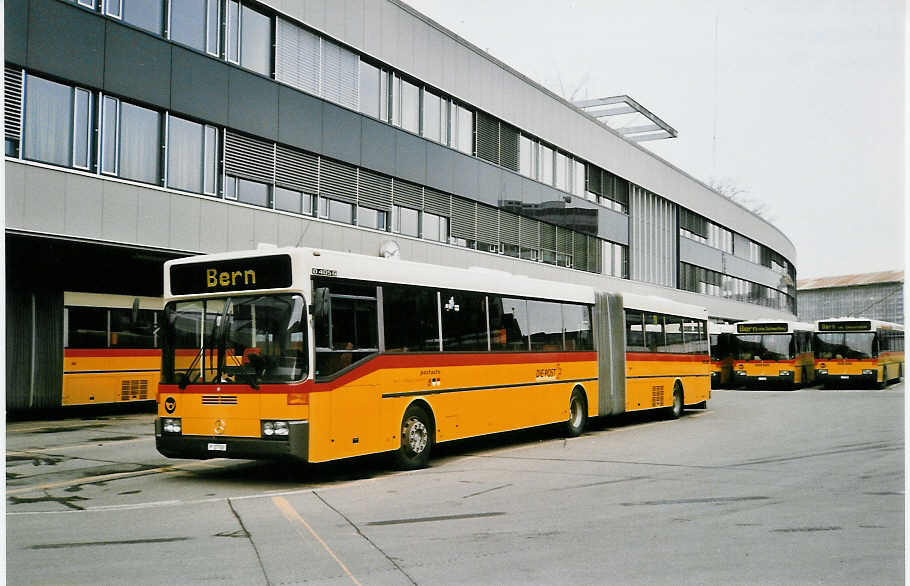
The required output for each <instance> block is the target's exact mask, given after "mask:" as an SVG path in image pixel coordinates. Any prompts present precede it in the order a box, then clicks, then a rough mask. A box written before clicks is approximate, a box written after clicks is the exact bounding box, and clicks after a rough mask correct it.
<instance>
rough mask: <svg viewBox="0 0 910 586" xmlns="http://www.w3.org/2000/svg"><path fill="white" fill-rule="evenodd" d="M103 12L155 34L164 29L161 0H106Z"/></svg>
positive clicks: (162, 3)
mask: <svg viewBox="0 0 910 586" xmlns="http://www.w3.org/2000/svg"><path fill="white" fill-rule="evenodd" d="M104 12H105V14H107V15H108V16H112V17H114V18H119V19H120V20H122V21H123V22H126V23H129V24H131V25H133V26H137V27H139V28H141V29H145V30H147V31H149V32H153V33H155V34H156V35H160V34H161V32H162V31H163V30H164V2H163V1H162V0H106V2H105V3H104Z"/></svg>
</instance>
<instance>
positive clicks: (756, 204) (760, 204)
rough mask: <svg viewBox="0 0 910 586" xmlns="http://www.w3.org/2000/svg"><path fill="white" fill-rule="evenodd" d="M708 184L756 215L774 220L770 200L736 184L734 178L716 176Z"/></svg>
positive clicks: (770, 220)
mask: <svg viewBox="0 0 910 586" xmlns="http://www.w3.org/2000/svg"><path fill="white" fill-rule="evenodd" d="M708 186H709V187H711V189H713V190H714V191H716V192H717V193H719V194H721V195H722V196H724V197H726V198H727V199H729V200H730V201H733V202H736V203H738V204H739V205H741V206H743V207H744V208H746V209H747V210H749V211H750V212H752V213H753V214H755V215H756V216H759V217H761V218H764V219H766V220H768V221H769V222H773V221H774V214H773V213H772V211H771V206H769V205H768V202H765V201H761V200H760V199H758V198H756V197H754V196H752V195H750V193H749V190H748V189H747V188H745V187H742V186H740V185H738V184H736V183H735V182H734V181H733V180H731V179H726V178H721V179H716V178H715V179H711V180H710V181H708Z"/></svg>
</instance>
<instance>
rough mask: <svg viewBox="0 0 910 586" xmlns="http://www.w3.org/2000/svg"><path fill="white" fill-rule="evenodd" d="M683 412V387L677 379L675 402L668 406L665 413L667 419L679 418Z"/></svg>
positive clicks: (674, 386)
mask: <svg viewBox="0 0 910 586" xmlns="http://www.w3.org/2000/svg"><path fill="white" fill-rule="evenodd" d="M682 412H683V388H682V383H680V382H679V381H676V384H675V385H673V404H672V405H670V406H669V407H667V409H666V411H665V413H666V416H667V419H679V417H680V416H681V415H682Z"/></svg>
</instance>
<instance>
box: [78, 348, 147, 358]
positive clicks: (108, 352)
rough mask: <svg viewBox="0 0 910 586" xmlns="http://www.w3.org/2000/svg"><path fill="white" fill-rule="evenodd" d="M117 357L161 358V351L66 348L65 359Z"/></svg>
mask: <svg viewBox="0 0 910 586" xmlns="http://www.w3.org/2000/svg"><path fill="white" fill-rule="evenodd" d="M115 356H155V357H158V358H160V357H161V350H157V349H155V348H65V349H64V350H63V357H64V358H92V357H97V358H111V357H115Z"/></svg>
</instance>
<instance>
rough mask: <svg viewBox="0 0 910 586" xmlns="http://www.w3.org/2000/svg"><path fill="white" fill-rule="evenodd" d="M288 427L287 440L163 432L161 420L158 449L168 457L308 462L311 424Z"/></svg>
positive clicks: (157, 422)
mask: <svg viewBox="0 0 910 586" xmlns="http://www.w3.org/2000/svg"><path fill="white" fill-rule="evenodd" d="M288 427H289V429H288V436H287V438H286V439H273V438H268V439H266V438H259V437H225V436H216V435H212V436H208V435H182V434H171V433H163V432H162V430H161V418H160V417H159V418H156V419H155V447H156V448H157V449H158V451H159V452H160V453H161V454H162V455H163V456H167V457H168V458H187V459H194V460H208V459H210V458H240V459H245V460H281V459H293V460H299V461H304V462H305V461H307V458H308V456H309V439H310V425H309V422H308V421H292V422H290V424H289V426H288Z"/></svg>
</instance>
